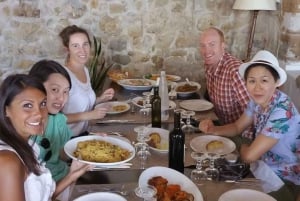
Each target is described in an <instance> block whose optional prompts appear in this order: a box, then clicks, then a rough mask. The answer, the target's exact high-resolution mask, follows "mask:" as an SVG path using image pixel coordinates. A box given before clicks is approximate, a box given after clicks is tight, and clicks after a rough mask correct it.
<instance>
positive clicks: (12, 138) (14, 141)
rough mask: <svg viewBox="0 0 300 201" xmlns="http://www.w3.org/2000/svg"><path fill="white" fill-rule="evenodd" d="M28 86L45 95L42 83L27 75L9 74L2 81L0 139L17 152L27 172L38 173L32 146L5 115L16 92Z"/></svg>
mask: <svg viewBox="0 0 300 201" xmlns="http://www.w3.org/2000/svg"><path fill="white" fill-rule="evenodd" d="M28 88H35V89H38V90H40V91H41V92H43V93H44V94H45V95H46V90H45V88H44V85H43V84H42V83H41V82H40V81H39V80H37V79H36V78H34V77H32V76H29V75H25V74H14V75H10V76H8V77H7V78H6V79H5V80H4V81H3V82H2V84H1V87H0V97H1V98H0V139H1V140H2V141H3V142H4V143H6V144H7V145H9V146H11V147H12V148H13V149H14V150H15V151H16V152H17V153H18V154H19V156H20V157H21V158H22V160H23V162H24V165H25V168H26V170H27V171H28V172H29V173H30V172H33V173H35V174H36V175H40V168H39V163H38V161H37V159H36V158H35V154H34V150H33V148H32V146H31V145H30V144H29V143H28V141H27V140H24V139H23V138H22V137H21V136H20V135H19V133H18V132H17V131H16V129H15V127H14V126H13V125H12V122H11V120H10V119H9V118H8V117H7V116H6V107H7V106H9V105H10V104H11V102H12V101H13V100H14V98H15V97H16V96H17V95H18V94H20V93H21V92H23V91H24V90H25V89H28Z"/></svg>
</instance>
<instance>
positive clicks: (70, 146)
mask: <svg viewBox="0 0 300 201" xmlns="http://www.w3.org/2000/svg"><path fill="white" fill-rule="evenodd" d="M86 140H102V141H106V142H110V143H112V144H115V145H118V146H120V147H121V148H124V149H127V150H128V151H129V152H130V153H131V154H130V156H129V157H128V158H127V159H125V160H123V161H118V162H113V163H97V162H91V161H85V160H82V159H78V158H76V157H75V156H74V151H75V150H76V147H77V144H78V142H81V141H86ZM64 151H65V153H66V154H67V155H68V156H69V157H70V158H72V159H74V160H79V161H81V162H83V163H87V164H92V165H96V166H111V165H119V164H122V163H126V162H128V161H130V160H131V159H133V158H134V156H135V148H134V147H133V146H132V145H131V144H130V143H129V142H127V141H124V140H121V139H118V138H115V137H110V136H98V135H89V136H82V137H76V138H73V139H71V140H69V141H68V142H67V143H66V144H65V146H64Z"/></svg>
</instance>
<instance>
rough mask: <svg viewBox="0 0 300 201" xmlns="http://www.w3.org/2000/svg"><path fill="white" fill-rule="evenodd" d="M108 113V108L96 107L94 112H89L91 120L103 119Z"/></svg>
mask: <svg viewBox="0 0 300 201" xmlns="http://www.w3.org/2000/svg"><path fill="white" fill-rule="evenodd" d="M107 111H108V108H106V107H96V108H95V109H93V110H92V111H90V112H89V118H88V119H89V120H93V119H102V118H103V117H105V115H106V113H107Z"/></svg>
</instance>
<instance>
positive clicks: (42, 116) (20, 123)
mask: <svg viewBox="0 0 300 201" xmlns="http://www.w3.org/2000/svg"><path fill="white" fill-rule="evenodd" d="M46 103H47V101H46V95H45V94H44V93H43V92H41V91H40V90H38V89H36V88H27V89H25V90H24V91H22V92H21V93H19V94H18V95H16V96H15V97H14V99H13V100H12V102H11V103H10V105H8V106H6V116H7V117H8V118H9V119H10V121H11V123H12V125H13V126H14V127H15V129H16V131H17V132H18V133H19V134H20V135H21V136H22V137H23V138H24V139H27V138H28V137H30V136H31V135H36V134H42V133H43V132H44V128H45V126H46V123H47V117H48V110H47V106H46Z"/></svg>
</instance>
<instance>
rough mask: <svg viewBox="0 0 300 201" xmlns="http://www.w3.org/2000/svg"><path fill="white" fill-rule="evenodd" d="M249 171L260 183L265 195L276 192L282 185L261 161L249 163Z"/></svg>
mask: <svg viewBox="0 0 300 201" xmlns="http://www.w3.org/2000/svg"><path fill="white" fill-rule="evenodd" d="M250 170H251V172H252V174H253V175H254V176H255V178H257V179H260V180H261V181H262V189H263V191H264V192H265V193H270V192H272V191H277V190H279V189H280V188H281V187H282V186H283V185H284V183H283V181H282V180H281V179H280V178H279V177H278V176H277V175H276V174H275V173H274V171H273V170H272V169H271V168H270V167H269V166H268V165H267V164H266V163H265V162H264V161H262V160H258V161H256V162H253V163H251V164H250Z"/></svg>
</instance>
